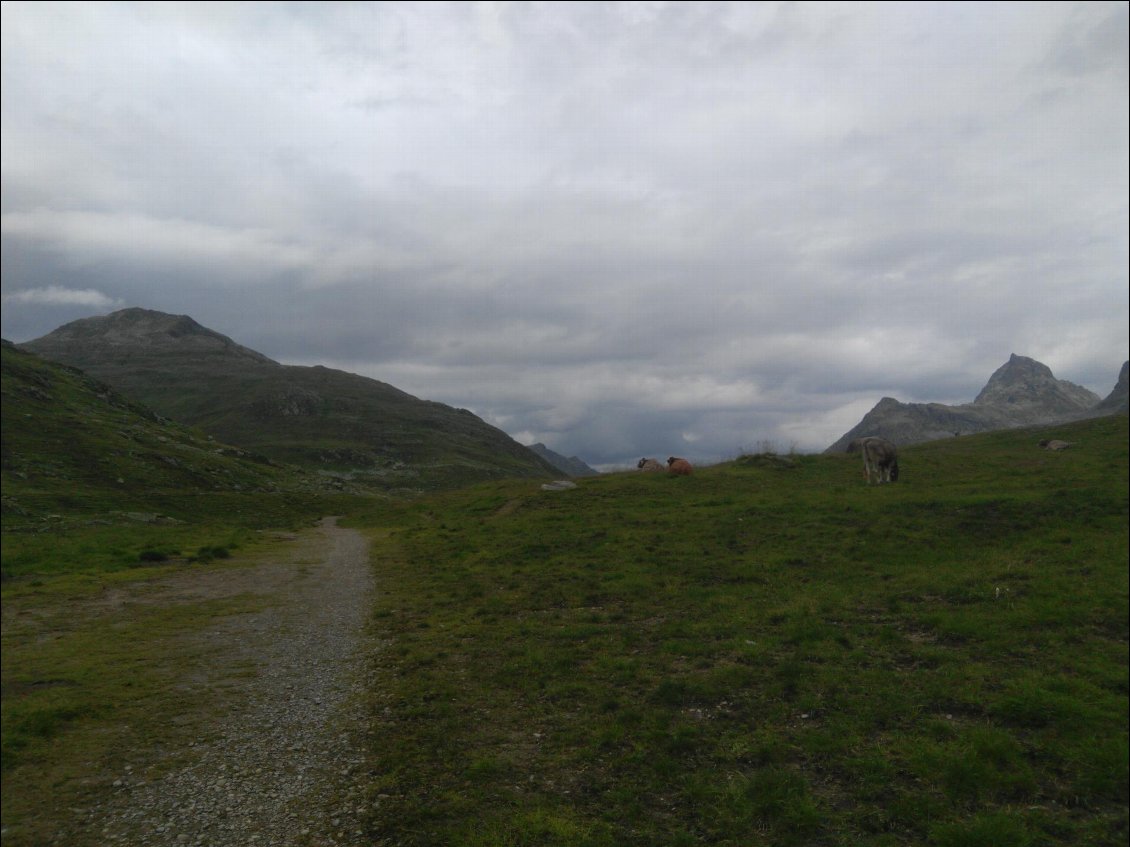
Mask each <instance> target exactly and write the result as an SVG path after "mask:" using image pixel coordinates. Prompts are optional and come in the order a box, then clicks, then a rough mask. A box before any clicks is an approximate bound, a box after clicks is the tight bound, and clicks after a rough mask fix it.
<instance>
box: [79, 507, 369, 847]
mask: <svg viewBox="0 0 1130 847" xmlns="http://www.w3.org/2000/svg"><path fill="white" fill-rule="evenodd" d="M155 588H156V590H155V591H151V592H147V593H146V596H145V598H144V602H165V603H167V602H178V601H180V602H192V601H194V600H199V599H215V598H223V597H227V596H232V597H234V596H237V595H241V594H246V593H247V592H253V593H255V594H260V595H262V599H263V601H264V602H263V604H262V608H260V609H259V610H258V611H254V612H250V613H243V614H236V615H229V616H225V617H222V618H217V619H216V621H215V622H214V623H212V624H210V625H209V626H207V627H206V628H204V629H201V630H196V631H194V632H192V633H191V634H190V635H185V636H183V638H184V639H186V640H187V641H188V642H190V643H188V644H186V645H183V646H185V647H186V648H188V649H199V650H202V651H204V655H205V656H206V660H205V661H201V662H199V663H198V666H197V667H196V668H195V669H194V670H193V671H192V672H191V673H189V674H187V676H186V678H185V679H184V680H183V681H182V686H183V693H184V697H183V700H182V702H183V703H184V704H185V709H184V712H183V713H182V714H175V715H169V716H168V718H169V720H170V721H173V722H176V723H178V724H181V725H182V726H183V728H184V730H185V732H184V733H178V735H180V736H183V737H186V738H187V739H188V740H187V741H186V742H185V744H184V745H182V746H181V749H179V750H176V751H168V752H167V753H166V754H165V755H164V757H163V759H162V758H161V757H155V756H154V754H153V751H147V755H142V756H140V757H139V758H138V765H137V766H136V767H132V766H131V767H129V768H128V769H127V770H126V771H125V772H124V773H123V774H122V775H121V778H120V780H116V781H115V792H116V793H115V795H114V796H113V798H112V799H110V800H108V801H107V802H105V803H103V804H101V805H99V806H97V807H95V808H94V809H92V810H90V811H89V812H88V813H87V815H86V819H85V820H84V821H83V823H82V829H83V830H84V831H85V833H86V834H87V835H88V836H93V837H95V840H97V841H100V843H104V844H128V845H131V847H133V845H136V846H137V847H146V846H147V845H153V846H154V847H156V846H157V845H177V847H179V846H180V845H185V844H188V845H209V847H237V846H238V847H248V845H270V847H291V846H292V845H293V846H294V847H298V845H304V846H305V845H357V844H361V843H362V842H363V839H362V838H361V834H360V826H359V820H360V816H361V814H362V812H363V809H362V803H363V797H362V796H361V794H360V791H361V789H360V785H361V784H362V783H363V780H362V779H361V778H360V777H361V773H360V769H361V768H362V765H363V749H362V746H361V743H362V742H361V739H362V737H363V730H364V712H363V709H362V706H361V702H360V697H359V695H360V693H361V692H362V691H363V690H364V682H365V680H364V670H365V663H364V657H365V653H366V647H367V645H366V644H365V638H366V635H365V623H366V622H367V620H368V614H369V610H370V609H371V595H372V591H373V585H372V575H371V573H370V569H369V562H368V544H367V542H366V540H365V539H364V538H363V537H362V536H361V534H360V533H358V532H355V531H353V530H347V529H342V528H340V527H338V526H337V525H336V519H334V518H327V519H325V520H323V521H322V523H321V525H320V527H319V530H318V531H317V532H315V533H310V534H304V535H303V536H301V537H297V538H296V539H295V543H294V544H293V545H290V546H289V548H288V549H287V550H286V552H285V553H284V554H283V555H281V556H277V557H273V558H272V559H271V560H270V561H267V562H264V563H262V564H258V565H253V566H250V567H247V568H241V569H229V570H224V571H217V572H211V573H206V574H200V573H196V574H184V575H178V576H176V577H173V578H170V579H168V580H165V581H162V582H161V583H160V584H159V586H155ZM135 600H136V598H135ZM135 600H134V601H135Z"/></svg>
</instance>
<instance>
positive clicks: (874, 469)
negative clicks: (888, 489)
mask: <svg viewBox="0 0 1130 847" xmlns="http://www.w3.org/2000/svg"><path fill="white" fill-rule="evenodd" d="M856 450H858V451H860V452H861V453H863V476H864V477H865V478H866V479H867V484H868V485H870V484H871V477H872V475H874V477H875V482H876V483H878V484H879V485H882V484H883V483H884V482H897V481H898V478H899V453H898V449H897V448H896V447H895V445H893V444H892V443H891V442H889V441H887V439H885V438H879V437H878V436H875V435H867V436H864V437H863V438H857V439H855V441H853V442H852V443H851V444H850V445H849V446H848V452H849V453H854V452H855V451H856Z"/></svg>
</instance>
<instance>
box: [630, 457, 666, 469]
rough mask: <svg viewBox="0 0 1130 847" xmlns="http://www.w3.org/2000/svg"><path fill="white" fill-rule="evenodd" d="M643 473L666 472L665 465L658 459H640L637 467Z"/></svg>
mask: <svg viewBox="0 0 1130 847" xmlns="http://www.w3.org/2000/svg"><path fill="white" fill-rule="evenodd" d="M636 467H637V468H639V469H640V470H641V471H661V470H665V468H664V467H663V465H661V464H660V463H659V460H658V459H640V461H639V464H638V465H636Z"/></svg>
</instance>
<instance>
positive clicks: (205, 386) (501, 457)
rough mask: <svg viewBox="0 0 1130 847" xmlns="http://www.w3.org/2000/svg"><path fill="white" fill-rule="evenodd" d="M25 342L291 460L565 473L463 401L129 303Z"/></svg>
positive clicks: (187, 418) (413, 480)
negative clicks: (282, 360)
mask: <svg viewBox="0 0 1130 847" xmlns="http://www.w3.org/2000/svg"><path fill="white" fill-rule="evenodd" d="M22 346H23V347H25V348H26V349H28V350H30V351H32V352H34V353H37V354H39V355H42V356H44V357H46V358H49V359H53V360H55V361H58V362H62V363H64V364H68V365H72V366H74V367H77V368H81V369H82V370H83V371H85V372H87V373H89V374H91V375H93V376H95V377H97V378H98V379H101V380H104V381H105V382H107V383H109V384H110V385H111V386H113V387H114V388H116V389H117V390H118V391H120V392H122V393H123V394H125V395H126V396H128V397H132V398H134V399H136V400H137V401H139V402H141V403H143V404H144V405H146V406H148V407H149V408H151V409H153V410H155V411H156V412H158V413H159V414H162V415H165V416H167V417H169V418H172V419H173V420H177V421H181V422H183V423H187V424H191V425H194V426H198V427H200V428H201V429H203V430H205V431H206V432H208V433H210V434H212V435H215V436H216V437H217V438H220V439H221V440H223V441H226V442H228V443H230V444H235V445H238V446H240V447H243V448H245V449H250V450H254V451H256V452H259V453H262V454H264V455H266V456H270V457H272V458H275V459H279V460H282V461H285V462H290V463H294V464H298V465H304V466H307V467H316V468H319V469H323V470H327V471H333V472H336V473H339V474H348V475H350V476H352V477H354V478H366V479H369V480H372V481H374V482H380V483H381V484H384V485H388V486H407V487H442V486H451V485H459V484H463V483H466V482H469V481H473V480H476V479H484V478H491V477H509V476H529V477H539V478H541V477H547V476H552V475H555V474H556V473H557V471H556V469H555V468H554V467H552V466H551V465H550V464H549V463H547V462H545V461H544V460H543V459H541V458H540V457H539V456H537V455H536V454H535V453H534V452H532V451H531V450H529V449H527V448H525V447H523V446H522V445H520V444H518V443H517V442H516V441H514V440H513V439H512V438H510V436H508V435H507V434H506V433H504V432H502V431H501V430H499V429H496V428H495V427H492V426H490V425H489V424H487V423H486V422H484V421H482V420H480V419H479V418H477V417H476V416H475V415H473V414H472V413H471V412H469V411H467V410H466V409H454V408H452V407H450V406H446V405H444V404H442V403H435V402H431V401H427V400H420V399H419V398H416V397H413V396H412V395H410V394H407V393H405V392H403V391H401V390H399V389H397V388H394V387H393V386H391V385H387V384H386V383H383V382H379V381H377V380H374V379H369V378H367V377H363V376H358V375H356V374H351V373H346V372H344V371H338V370H333V369H331V368H325V367H321V366H316V367H298V366H292V365H282V364H279V363H278V362H275V361H273V360H272V359H269V358H267V357H266V356H264V355H262V354H261V353H257V352H256V351H254V350H250V349H248V348H246V347H243V346H241V345H239V344H237V343H236V342H234V341H232V340H231V339H230V338H228V337H227V336H224V335H221V334H219V333H218V332H214V331H212V330H210V329H207V328H205V327H202V326H201V325H200V324H198V323H197V322H196V321H194V320H193V319H192V318H190V317H187V316H185V315H168V314H165V313H163V312H154V311H148V310H145V309H125V310H123V311H119V312H114V313H113V314H111V315H107V316H104V317H94V318H85V319H83V320H78V321H74V322H73V323H69V324H67V325H65V326H63V327H60V328H59V329H57V330H55V331H54V332H51V333H48V334H47V335H45V336H43V337H42V338H39V339H36V340H35V341H31V342H28V343H27V344H24V345H22Z"/></svg>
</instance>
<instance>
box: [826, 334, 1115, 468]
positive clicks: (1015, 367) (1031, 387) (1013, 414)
mask: <svg viewBox="0 0 1130 847" xmlns="http://www.w3.org/2000/svg"><path fill="white" fill-rule="evenodd" d="M1123 371H1124V372H1125V366H1123ZM1117 391H1118V389H1117V388H1116V389H1115V392H1114V393H1112V395H1111V397H1112V398H1114V397H1115V395H1116V394H1117ZM1108 401H1109V405H1106V404H1108ZM1116 406H1117V400H1116V399H1114V400H1112V399H1111V398H1108V400H1107V401H1102V403H1100V400H1099V396H1098V395H1097V394H1095V393H1094V392H1092V391H1088V390H1087V389H1086V388H1083V387H1082V386H1079V385H1075V384H1074V383H1072V382H1068V381H1067V380H1063V379H1056V378H1055V376H1054V375H1053V374H1052V372H1051V369H1050V368H1048V367H1047V365H1044V364H1041V363H1040V362H1037V361H1036V360H1034V359H1030V358H1028V357H1026V356H1017V355H1016V354H1015V353H1013V354H1012V356H1010V357H1009V360H1008V361H1007V362H1006V363H1005V364H1004V365H1002V366H1001V367H1000V368H998V369H997V370H996V371H995V372H994V373H993V375H992V376H991V377H990V378H989V381H988V382H987V383H986V384H985V387H984V388H983V389H981V391H980V393H978V395H977V397H976V399H974V401H973V402H972V403H964V404H962V405H959V406H947V405H944V404H942V403H901V402H899V401H898V400H895V399H894V398H892V397H884V398H883V399H882V400H880V401H879V402H878V403H877V404H876V406H875V408H873V409H872V410H871V411H870V412H868V413H867V414H866V415H864V417H863V419H862V420H861V421H860V422H859V423H858V424H856V425H855V426H854V427H852V428H851V429H850V430H848V431H847V432H846V433H845V434H844V435H843V436H841V437H840V439H839V440H838V441H836V442H835V443H834V444H833V445H832V446H831V447H829V448H828V449H827V450H826V451H825V452H828V453H838V452H842V451H843V450H845V449H847V446H848V445H849V444H850V443H851V442H852V441H853V440H855V439H856V438H859V437H860V436H863V435H878V436H882V437H883V438H887V439H890V440H891V441H894V442H895V443H896V444H917V443H921V442H923V441H933V440H935V439H939V438H952V437H953V436H954V435H970V434H972V433H976V432H990V431H993V430H998V429H1011V428H1013V427H1020V426H1034V425H1036V424H1047V423H1058V422H1063V421H1071V420H1079V419H1082V418H1086V417H1091V416H1095V415H1104V414H1112V413H1113V412H1116V411H1118V409H1117V408H1116Z"/></svg>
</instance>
